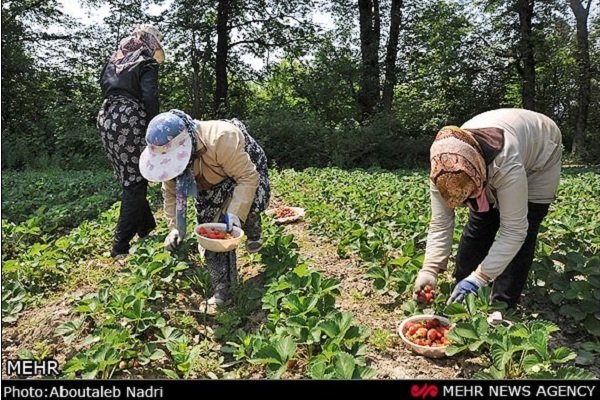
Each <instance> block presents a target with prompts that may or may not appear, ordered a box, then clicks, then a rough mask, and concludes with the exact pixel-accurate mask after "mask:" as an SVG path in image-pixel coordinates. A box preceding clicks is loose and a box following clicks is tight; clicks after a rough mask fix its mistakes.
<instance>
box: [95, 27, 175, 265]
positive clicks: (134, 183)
mask: <svg viewBox="0 0 600 400" xmlns="http://www.w3.org/2000/svg"><path fill="white" fill-rule="evenodd" d="M160 38H161V35H160V33H159V32H158V30H156V28H154V27H152V26H150V25H140V26H139V27H137V28H136V29H135V30H134V31H133V33H132V34H131V36H128V37H126V38H125V39H123V40H121V42H120V44H119V48H118V49H117V51H116V52H115V53H114V54H113V55H112V57H111V58H110V60H109V61H108V63H107V64H106V65H105V66H104V68H103V69H102V73H101V75H100V85H101V87H102V92H103V94H104V102H103V103H102V107H101V109H100V112H99V113H98V118H97V127H98V129H99V130H100V136H101V138H102V144H103V146H104V149H105V151H106V154H107V156H108V158H109V159H110V162H111V164H112V166H113V170H114V173H115V176H116V177H117V179H118V180H119V183H120V184H121V186H122V188H123V195H122V200H121V209H120V213H119V221H118V223H117V228H116V231H115V236H114V240H113V244H112V250H111V256H112V257H114V258H121V257H124V256H126V255H127V254H128V253H129V247H130V244H129V243H130V241H131V239H133V237H134V236H135V235H136V234H137V235H138V236H139V237H140V238H143V237H145V236H146V235H148V234H149V233H150V232H151V231H152V230H153V229H154V228H155V227H156V223H155V221H154V217H153V215H152V211H151V210H150V205H149V204H148V200H147V199H146V194H147V189H148V181H146V180H145V179H144V178H143V177H142V175H141V174H140V170H139V157H140V154H141V152H142V150H143V149H144V147H145V142H144V135H145V133H146V126H147V124H148V121H150V120H151V119H152V118H153V117H154V116H155V115H156V114H158V107H159V101H158V69H159V63H160V62H162V61H163V60H164V52H163V50H162V47H161V45H160V42H159V40H160Z"/></svg>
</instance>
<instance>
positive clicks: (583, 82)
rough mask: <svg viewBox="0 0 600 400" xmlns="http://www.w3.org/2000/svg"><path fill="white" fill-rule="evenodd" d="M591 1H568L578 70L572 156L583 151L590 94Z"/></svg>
mask: <svg viewBox="0 0 600 400" xmlns="http://www.w3.org/2000/svg"><path fill="white" fill-rule="evenodd" d="M591 4H592V0H588V4H587V6H585V7H584V6H583V1H580V0H569V5H570V6H571V10H573V14H574V15H575V20H576V21H577V51H576V58H577V66H578V68H579V94H578V96H577V122H576V123H575V136H574V137H573V147H572V150H571V152H572V154H573V155H575V154H579V153H581V151H582V150H583V145H584V141H585V131H586V128H587V120H588V113H589V105H590V92H591V79H592V77H591V65H590V49H589V47H590V43H589V37H588V36H589V35H588V33H589V32H588V26H587V21H588V16H589V14H590V6H591Z"/></svg>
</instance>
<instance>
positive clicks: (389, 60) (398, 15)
mask: <svg viewBox="0 0 600 400" xmlns="http://www.w3.org/2000/svg"><path fill="white" fill-rule="evenodd" d="M401 20H402V0H392V8H391V11H390V35H389V39H388V45H387V51H386V55H385V81H384V83H383V98H382V106H383V107H382V108H383V110H384V111H390V110H391V109H392V100H393V99H394V88H395V87H396V82H397V81H398V77H397V76H396V58H397V57H398V40H399V36H400V21H401Z"/></svg>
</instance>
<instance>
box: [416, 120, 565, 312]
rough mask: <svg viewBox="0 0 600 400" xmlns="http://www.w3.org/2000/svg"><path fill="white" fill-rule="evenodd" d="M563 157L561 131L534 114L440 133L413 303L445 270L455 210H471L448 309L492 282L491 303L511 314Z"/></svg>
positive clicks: (471, 123) (433, 150) (473, 123)
mask: <svg viewBox="0 0 600 400" xmlns="http://www.w3.org/2000/svg"><path fill="white" fill-rule="evenodd" d="M561 154H562V147H561V133H560V130H559V129H558V127H557V126H556V124H555V123H554V122H553V121H552V120H551V119H550V118H548V117H546V116H544V115H542V114H539V113H536V112H533V111H528V110H521V109H500V110H494V111H489V112H485V113H483V114H480V115H477V116H475V117H474V118H472V119H471V120H469V121H467V122H466V123H465V124H464V125H463V126H462V127H461V128H458V127H455V126H447V127H444V128H442V129H441V130H440V131H439V133H438V134H437V136H436V138H435V141H434V142H433V145H432V146H431V154H430V158H431V174H430V178H431V185H430V189H431V193H430V195H431V211H432V217H431V223H430V225H429V234H428V236H427V247H426V252H425V260H424V264H423V268H422V269H421V271H420V272H419V274H418V276H417V279H416V281H415V290H414V291H415V298H417V294H422V292H421V291H422V289H423V288H425V286H427V285H430V286H431V287H433V288H435V286H436V281H437V276H438V274H439V272H440V271H444V270H445V269H446V265H447V263H448V257H449V256H450V252H451V248H452V237H453V230H454V208H456V207H461V206H468V207H469V208H470V214H469V221H468V222H467V224H466V225H465V227H464V230H463V234H462V237H461V239H460V243H459V246H458V251H457V254H456V268H455V270H454V277H455V279H456V281H457V284H456V287H455V288H454V291H453V292H452V295H451V296H450V300H449V302H456V301H462V299H463V298H464V297H465V296H466V295H467V294H468V293H472V292H476V291H477V290H478V289H479V288H480V287H482V286H485V285H487V284H489V283H491V282H493V287H492V299H493V300H499V301H503V302H505V303H507V304H508V306H509V307H512V308H514V307H516V305H517V303H518V301H519V297H520V296H521V292H522V291H523V288H524V287H525V283H526V281H527V275H528V273H529V269H530V268H531V264H532V262H533V256H534V250H535V243H536V238H537V234H538V231H539V228H540V224H541V222H542V220H543V219H544V217H545V216H546V214H547V213H548V208H549V206H550V203H551V202H552V201H553V199H554V196H555V194H556V189H557V187H558V182H559V178H560V168H561Z"/></svg>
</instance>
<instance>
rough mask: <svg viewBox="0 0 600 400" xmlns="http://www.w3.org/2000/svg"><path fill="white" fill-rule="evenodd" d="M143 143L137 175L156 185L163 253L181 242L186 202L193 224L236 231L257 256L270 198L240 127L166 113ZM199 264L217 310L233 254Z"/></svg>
mask: <svg viewBox="0 0 600 400" xmlns="http://www.w3.org/2000/svg"><path fill="white" fill-rule="evenodd" d="M146 142H147V147H146V149H145V150H144V151H143V152H142V155H141V157H140V171H141V173H142V175H143V176H144V177H145V178H146V179H147V180H149V181H151V182H162V193H163V198H164V211H165V215H166V217H167V220H168V224H169V228H170V233H169V234H168V235H167V237H166V239H165V247H166V249H167V250H170V251H172V250H174V249H175V248H176V247H177V246H178V245H179V244H180V243H181V241H182V240H183V239H184V238H185V234H186V225H187V223H186V206H187V197H188V196H193V197H195V198H196V214H197V219H198V223H206V222H213V221H225V222H226V223H227V224H228V230H230V229H231V228H232V226H233V225H237V226H239V227H241V228H243V229H244V232H245V233H246V235H247V237H248V241H247V243H246V248H247V250H248V251H249V252H257V251H259V250H260V248H261V246H262V242H261V227H260V213H261V212H263V211H264V210H265V209H266V207H267V205H268V203H269V197H270V186H269V175H268V170H267V157H266V155H265V152H264V150H263V149H262V148H261V147H260V146H259V145H258V143H257V142H256V141H255V140H254V139H253V138H252V137H251V136H250V135H249V134H248V132H247V130H246V127H245V126H244V125H243V124H242V122H240V121H239V120H237V119H233V120H219V121H198V120H193V119H192V118H191V117H190V116H189V115H187V114H185V113H184V112H182V111H179V110H171V111H169V112H166V113H162V114H159V115H157V116H156V117H155V118H154V119H153V120H152V121H150V124H149V125H148V130H147V133H146ZM205 259H206V264H207V268H208V270H209V271H210V274H211V278H212V287H213V290H214V295H213V296H212V297H211V298H210V299H209V304H221V303H223V302H225V301H226V300H227V299H228V298H229V294H230V293H229V292H230V287H231V284H232V283H233V282H235V280H236V276H237V270H236V263H235V261H236V257H235V251H230V252H226V253H216V252H211V251H206V252H205Z"/></svg>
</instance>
